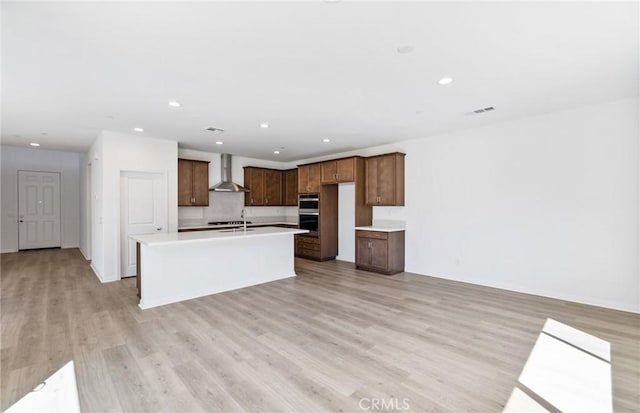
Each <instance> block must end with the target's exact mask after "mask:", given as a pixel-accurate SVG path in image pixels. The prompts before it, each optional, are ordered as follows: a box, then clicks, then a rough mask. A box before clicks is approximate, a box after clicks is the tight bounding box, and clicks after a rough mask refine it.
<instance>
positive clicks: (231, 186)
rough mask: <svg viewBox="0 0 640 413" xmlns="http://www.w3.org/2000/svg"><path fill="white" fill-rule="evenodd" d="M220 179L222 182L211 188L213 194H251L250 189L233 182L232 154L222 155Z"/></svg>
mask: <svg viewBox="0 0 640 413" xmlns="http://www.w3.org/2000/svg"><path fill="white" fill-rule="evenodd" d="M220 172H221V174H220V177H221V178H222V181H220V182H219V183H217V184H216V185H214V186H212V187H211V188H209V191H213V192H249V190H248V189H245V188H244V187H242V186H240V185H238V184H236V183H233V182H232V181H231V154H228V153H223V154H222V155H220Z"/></svg>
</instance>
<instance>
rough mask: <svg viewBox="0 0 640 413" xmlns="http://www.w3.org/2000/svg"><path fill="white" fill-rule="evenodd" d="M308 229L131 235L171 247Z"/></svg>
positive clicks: (294, 232) (274, 228) (153, 243)
mask: <svg viewBox="0 0 640 413" xmlns="http://www.w3.org/2000/svg"><path fill="white" fill-rule="evenodd" d="M307 232H309V231H307V230H306V229H289V228H276V227H262V228H251V229H250V230H248V231H247V232H244V231H243V230H242V229H239V230H236V231H235V232H233V231H195V232H163V233H159V234H145V235H131V236H130V237H129V238H131V239H132V240H134V241H138V242H139V243H141V244H144V245H170V244H183V243H193V242H207V241H225V240H227V241H228V240H230V239H248V238H260V237H272V236H278V235H295V234H306V233H307Z"/></svg>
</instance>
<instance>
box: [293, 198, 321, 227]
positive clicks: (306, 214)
mask: <svg viewBox="0 0 640 413" xmlns="http://www.w3.org/2000/svg"><path fill="white" fill-rule="evenodd" d="M298 228H300V229H306V230H308V231H309V234H307V235H309V236H312V237H317V236H319V235H320V194H300V195H298Z"/></svg>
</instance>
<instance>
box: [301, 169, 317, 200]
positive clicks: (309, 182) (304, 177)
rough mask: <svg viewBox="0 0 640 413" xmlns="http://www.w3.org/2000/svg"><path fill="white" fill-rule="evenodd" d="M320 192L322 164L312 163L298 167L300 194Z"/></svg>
mask: <svg viewBox="0 0 640 413" xmlns="http://www.w3.org/2000/svg"><path fill="white" fill-rule="evenodd" d="M316 192H320V164H319V163H312V164H309V165H300V166H299V167H298V193H301V194H309V193H316Z"/></svg>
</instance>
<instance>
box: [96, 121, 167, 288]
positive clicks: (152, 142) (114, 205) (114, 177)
mask: <svg viewBox="0 0 640 413" xmlns="http://www.w3.org/2000/svg"><path fill="white" fill-rule="evenodd" d="M177 158H178V144H177V142H176V141H169V140H163V139H154V138H150V137H144V136H137V135H129V134H121V133H115V132H108V131H102V132H101V134H100V136H99V137H98V138H97V139H96V141H95V142H94V144H93V146H92V147H91V149H90V151H89V154H88V161H89V162H91V175H92V182H91V194H92V197H91V201H92V202H91V204H92V212H91V219H92V220H93V225H92V227H91V230H92V234H91V259H92V267H93V269H94V271H95V272H96V275H97V276H98V278H99V279H100V280H101V281H103V282H107V281H114V280H118V279H120V265H119V262H120V248H119V246H120V172H121V171H140V172H157V173H162V174H163V176H164V179H165V185H166V188H167V194H168V197H167V201H166V202H167V211H168V230H169V232H172V231H177V228H178V208H177V204H178V178H177V174H178V162H177Z"/></svg>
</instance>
